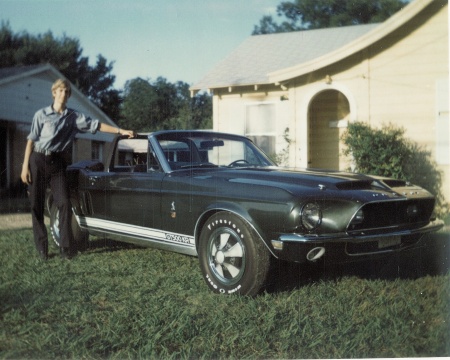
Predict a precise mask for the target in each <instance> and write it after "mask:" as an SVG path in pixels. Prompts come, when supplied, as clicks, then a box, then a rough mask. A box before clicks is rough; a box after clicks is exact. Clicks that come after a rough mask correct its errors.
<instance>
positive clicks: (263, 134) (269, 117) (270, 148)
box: [245, 104, 277, 155]
mask: <svg viewBox="0 0 450 360" xmlns="http://www.w3.org/2000/svg"><path fill="white" fill-rule="evenodd" d="M276 132H277V125H276V112H275V104H255V105H248V106H247V116H246V123H245V135H246V136H247V137H249V138H250V139H251V140H252V141H253V142H254V143H255V144H256V145H258V146H259V147H260V148H261V149H262V150H263V151H264V152H265V153H266V154H268V155H275V153H276V148H275V146H276Z"/></svg>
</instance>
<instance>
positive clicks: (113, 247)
mask: <svg viewBox="0 0 450 360" xmlns="http://www.w3.org/2000/svg"><path fill="white" fill-rule="evenodd" d="M126 249H143V247H140V246H137V245H133V244H130V243H125V242H121V241H117V240H112V239H109V238H107V237H102V236H97V237H95V239H91V240H89V244H88V245H87V248H86V249H85V250H82V251H81V252H83V253H89V252H90V251H92V252H95V253H96V254H98V253H102V252H105V253H109V252H114V251H120V250H126Z"/></svg>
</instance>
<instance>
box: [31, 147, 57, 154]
mask: <svg viewBox="0 0 450 360" xmlns="http://www.w3.org/2000/svg"><path fill="white" fill-rule="evenodd" d="M33 151H34V152H36V153H38V154H44V155H45V156H52V155H59V154H61V152H58V151H50V150H43V149H37V148H34V149H33Z"/></svg>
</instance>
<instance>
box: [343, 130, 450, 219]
mask: <svg viewBox="0 0 450 360" xmlns="http://www.w3.org/2000/svg"><path fill="white" fill-rule="evenodd" d="M404 133H405V130H404V129H401V128H398V127H395V126H393V125H388V126H383V127H382V128H381V129H373V128H371V127H370V126H369V125H367V124H364V123H361V122H356V123H351V124H349V126H348V129H347V131H346V132H345V133H344V134H343V135H342V141H343V142H344V144H345V145H346V149H345V151H344V155H346V156H348V155H350V156H352V157H353V161H354V164H355V165H356V169H355V171H357V172H360V173H364V174H372V175H378V176H387V177H392V178H395V179H402V180H406V181H409V182H410V183H413V184H416V185H419V186H422V187H423V188H425V189H427V190H428V191H430V192H431V193H432V194H434V195H435V196H436V200H437V201H436V211H437V213H438V215H439V216H444V215H445V214H446V213H448V211H449V207H448V204H447V203H446V201H445V198H444V195H443V193H442V173H441V171H439V169H438V168H437V165H436V163H435V162H434V161H433V159H432V157H431V152H430V151H428V150H426V149H424V148H422V147H420V146H419V145H418V144H416V143H414V142H412V141H410V140H408V139H406V138H405V137H404Z"/></svg>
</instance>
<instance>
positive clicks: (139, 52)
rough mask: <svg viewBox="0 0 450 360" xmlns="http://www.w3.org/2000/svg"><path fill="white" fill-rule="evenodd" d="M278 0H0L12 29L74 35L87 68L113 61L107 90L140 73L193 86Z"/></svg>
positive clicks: (0, 13)
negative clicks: (99, 58)
mask: <svg viewBox="0 0 450 360" xmlns="http://www.w3.org/2000/svg"><path fill="white" fill-rule="evenodd" d="M280 3H281V0H128V1H125V0H75V1H74V0H0V21H2V22H4V23H6V22H7V23H9V26H10V28H11V29H12V31H13V32H14V33H19V32H22V31H25V32H27V33H29V34H32V35H38V34H44V33H47V32H48V31H51V32H52V34H53V36H54V37H57V38H61V37H62V36H63V35H64V34H65V35H66V36H68V37H70V38H76V39H78V40H79V42H80V47H81V48H82V49H83V53H82V56H85V57H88V58H89V63H90V65H93V66H95V63H96V59H97V56H98V55H99V54H101V55H102V56H103V57H105V58H106V60H107V61H108V62H114V64H113V70H112V74H113V75H115V76H116V82H115V84H114V87H115V88H116V89H123V86H124V84H125V82H126V81H127V80H131V79H134V78H137V77H141V78H143V79H146V80H150V81H154V80H156V78H157V77H159V76H162V77H164V78H166V79H167V80H168V81H169V82H176V81H183V82H186V83H188V84H189V85H193V84H195V83H197V82H198V81H200V80H201V79H202V78H203V77H204V76H205V75H206V74H207V72H208V71H209V70H211V69H212V68H213V67H214V66H215V65H216V64H217V63H218V62H220V61H221V60H222V59H223V58H224V57H226V56H227V55H228V54H229V53H230V52H231V51H233V50H234V49H235V48H236V47H238V46H239V45H240V44H241V43H242V42H243V41H244V40H245V39H246V38H247V37H249V36H251V33H252V31H253V28H254V26H255V25H259V21H260V19H261V18H262V17H263V16H265V15H272V16H273V17H274V18H276V17H277V16H276V7H277V5H278V4H280Z"/></svg>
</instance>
